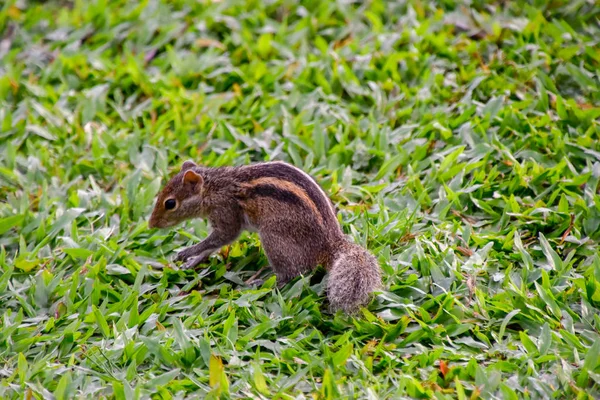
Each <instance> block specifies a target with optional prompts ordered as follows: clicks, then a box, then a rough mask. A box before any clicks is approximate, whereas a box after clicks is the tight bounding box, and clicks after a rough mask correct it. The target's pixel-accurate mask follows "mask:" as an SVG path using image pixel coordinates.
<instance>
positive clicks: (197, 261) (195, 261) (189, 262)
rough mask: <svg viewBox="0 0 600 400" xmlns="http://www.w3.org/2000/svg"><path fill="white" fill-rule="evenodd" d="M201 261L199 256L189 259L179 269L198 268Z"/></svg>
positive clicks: (201, 258)
mask: <svg viewBox="0 0 600 400" xmlns="http://www.w3.org/2000/svg"><path fill="white" fill-rule="evenodd" d="M202 260H203V257H200V256H196V257H190V258H188V259H187V261H186V262H185V263H183V264H182V265H181V269H194V268H196V267H197V266H198V264H200V263H201V262H202Z"/></svg>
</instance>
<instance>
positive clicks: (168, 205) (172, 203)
mask: <svg viewBox="0 0 600 400" xmlns="http://www.w3.org/2000/svg"><path fill="white" fill-rule="evenodd" d="M176 205H177V201H176V200H175V199H169V200H167V201H165V209H166V210H172V209H174V208H175V206H176Z"/></svg>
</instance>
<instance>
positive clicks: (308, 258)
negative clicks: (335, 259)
mask: <svg viewBox="0 0 600 400" xmlns="http://www.w3.org/2000/svg"><path fill="white" fill-rule="evenodd" d="M286 225H287V224H286V223H285V222H282V221H278V222H277V224H274V225H271V226H269V227H266V228H264V229H261V230H260V231H259V234H260V239H261V243H262V246H263V249H264V250H265V253H266V255H267V258H268V259H269V264H270V266H271V268H273V272H274V273H275V276H277V286H278V287H283V286H284V285H285V284H286V283H288V282H289V281H290V280H292V279H294V278H295V277H297V276H300V275H302V274H305V273H307V272H309V271H311V270H313V269H314V268H315V267H316V266H317V264H318V255H319V254H320V253H321V248H320V246H321V244H319V241H318V238H315V237H309V236H305V235H302V229H298V228H299V227H298V226H295V227H292V226H286ZM290 232H293V234H290ZM317 236H318V235H317ZM315 239H316V240H315Z"/></svg>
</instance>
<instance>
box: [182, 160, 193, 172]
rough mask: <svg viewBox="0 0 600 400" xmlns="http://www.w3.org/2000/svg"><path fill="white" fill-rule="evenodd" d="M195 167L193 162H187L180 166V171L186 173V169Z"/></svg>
mask: <svg viewBox="0 0 600 400" xmlns="http://www.w3.org/2000/svg"><path fill="white" fill-rule="evenodd" d="M195 166H196V163H195V162H193V161H192V160H187V161H186V162H184V163H183V165H182V166H181V170H182V171H187V170H188V169H191V168H194V167H195Z"/></svg>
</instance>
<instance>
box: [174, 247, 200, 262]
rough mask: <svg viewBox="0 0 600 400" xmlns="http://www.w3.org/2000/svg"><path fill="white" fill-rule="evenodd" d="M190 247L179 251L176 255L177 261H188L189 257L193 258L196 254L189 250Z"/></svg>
mask: <svg viewBox="0 0 600 400" xmlns="http://www.w3.org/2000/svg"><path fill="white" fill-rule="evenodd" d="M189 250H190V249H186V250H182V251H180V252H179V253H177V256H176V257H175V261H181V262H183V261H186V260H187V259H188V258H192V257H194V256H195V254H194V252H192V251H189Z"/></svg>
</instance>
